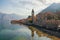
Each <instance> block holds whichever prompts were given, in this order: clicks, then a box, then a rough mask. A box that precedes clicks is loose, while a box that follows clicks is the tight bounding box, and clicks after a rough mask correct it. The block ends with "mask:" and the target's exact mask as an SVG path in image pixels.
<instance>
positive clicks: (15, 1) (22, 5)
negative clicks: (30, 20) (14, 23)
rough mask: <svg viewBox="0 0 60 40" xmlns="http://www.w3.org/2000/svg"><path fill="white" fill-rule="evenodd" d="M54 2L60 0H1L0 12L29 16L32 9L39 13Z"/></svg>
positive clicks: (59, 1) (59, 0)
mask: <svg viewBox="0 0 60 40" xmlns="http://www.w3.org/2000/svg"><path fill="white" fill-rule="evenodd" d="M52 3H60V0H0V12H2V13H7V14H12V13H14V14H18V15H24V16H27V15H31V10H32V9H34V11H35V14H38V12H41V11H42V10H43V9H45V8H46V7H48V6H49V5H51V4H52Z"/></svg>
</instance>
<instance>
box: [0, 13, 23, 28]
mask: <svg viewBox="0 0 60 40" xmlns="http://www.w3.org/2000/svg"><path fill="white" fill-rule="evenodd" d="M21 18H23V17H22V16H20V15H16V14H5V13H0V29H2V28H9V26H11V23H10V22H11V20H20V19H21Z"/></svg>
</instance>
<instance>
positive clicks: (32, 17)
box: [32, 9, 34, 23]
mask: <svg viewBox="0 0 60 40" xmlns="http://www.w3.org/2000/svg"><path fill="white" fill-rule="evenodd" d="M32 23H34V10H33V9H32Z"/></svg>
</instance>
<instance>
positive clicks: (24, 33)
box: [0, 23, 52, 40]
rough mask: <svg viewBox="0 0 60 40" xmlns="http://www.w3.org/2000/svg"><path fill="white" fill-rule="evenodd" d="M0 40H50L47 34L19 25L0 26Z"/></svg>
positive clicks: (7, 24)
mask: <svg viewBox="0 0 60 40" xmlns="http://www.w3.org/2000/svg"><path fill="white" fill-rule="evenodd" d="M0 40H52V39H51V38H49V37H47V34H45V33H43V32H41V31H39V30H37V29H36V28H33V27H32V26H29V27H28V26H25V25H19V24H11V23H6V24H2V25H1V26H0Z"/></svg>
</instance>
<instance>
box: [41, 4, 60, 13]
mask: <svg viewBox="0 0 60 40" xmlns="http://www.w3.org/2000/svg"><path fill="white" fill-rule="evenodd" d="M56 11H60V3H53V4H51V5H50V6H49V7H47V8H46V9H44V10H43V11H42V12H43V13H44V12H56ZM42 12H41V13H42Z"/></svg>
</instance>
